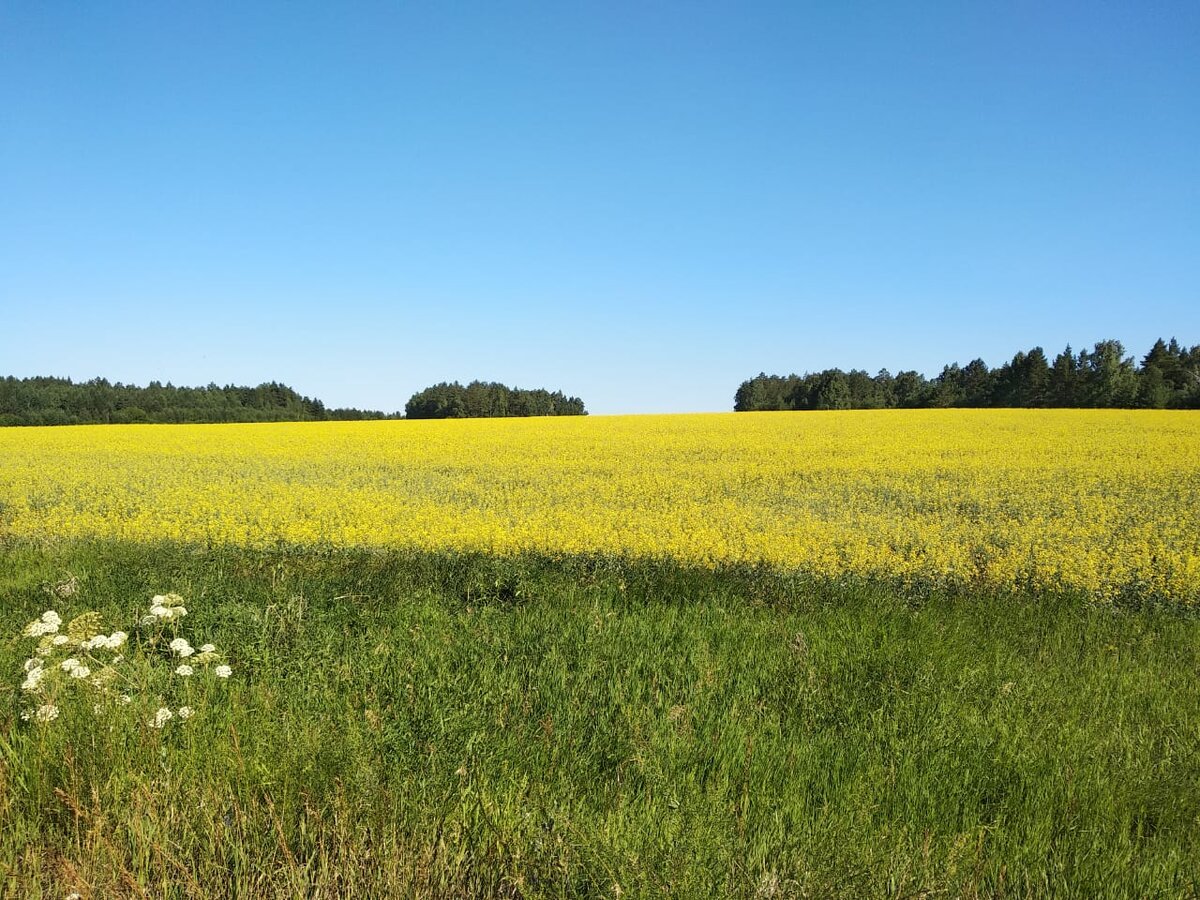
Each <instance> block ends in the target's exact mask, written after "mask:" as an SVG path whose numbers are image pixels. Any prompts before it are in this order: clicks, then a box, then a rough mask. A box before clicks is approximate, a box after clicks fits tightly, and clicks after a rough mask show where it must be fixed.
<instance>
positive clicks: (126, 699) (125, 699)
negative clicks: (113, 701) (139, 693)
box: [120, 694, 133, 704]
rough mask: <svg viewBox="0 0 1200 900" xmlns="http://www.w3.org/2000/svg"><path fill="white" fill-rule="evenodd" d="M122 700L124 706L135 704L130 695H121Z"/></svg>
mask: <svg viewBox="0 0 1200 900" xmlns="http://www.w3.org/2000/svg"><path fill="white" fill-rule="evenodd" d="M120 700H121V703H122V704H124V703H132V702H133V698H132V697H130V696H129V695H128V694H122V695H121V697H120Z"/></svg>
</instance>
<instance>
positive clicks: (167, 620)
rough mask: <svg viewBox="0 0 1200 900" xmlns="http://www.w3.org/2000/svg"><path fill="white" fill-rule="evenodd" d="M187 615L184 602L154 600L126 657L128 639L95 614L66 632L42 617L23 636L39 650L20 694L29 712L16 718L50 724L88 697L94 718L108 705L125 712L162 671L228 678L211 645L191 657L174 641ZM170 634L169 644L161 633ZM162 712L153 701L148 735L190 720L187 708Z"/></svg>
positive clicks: (56, 619)
mask: <svg viewBox="0 0 1200 900" xmlns="http://www.w3.org/2000/svg"><path fill="white" fill-rule="evenodd" d="M186 615H187V608H186V607H185V606H184V605H183V598H182V597H180V596H178V595H177V594H167V595H165V596H156V597H154V598H153V600H151V602H150V611H149V613H148V614H147V615H145V616H143V617H142V619H141V627H142V631H143V634H142V635H141V640H139V641H138V642H137V643H136V647H135V650H136V652H135V653H134V654H133V656H131V657H127V656H126V654H125V652H124V651H125V650H127V649H128V645H130V637H129V634H128V633H127V632H124V631H113V632H111V633H105V632H104V631H102V630H101V628H100V624H101V619H100V614H99V613H96V612H86V613H83V614H82V615H79V616H76V617H75V618H74V619H72V620H71V621H70V622H69V623H67V625H66V626H65V627H64V626H63V620H62V617H61V616H60V615H59V614H58V612H57V611H55V610H53V609H48V610H46V611H45V612H44V613H42V615H41V616H40V617H39V618H37V619H35V620H34V621H32V622H30V623H29V624H28V625H26V626H25V628H24V629H23V632H22V633H23V634H24V636H25V637H27V638H36V639H37V640H38V644H37V646H36V647H35V648H34V651H33V653H32V654H31V655H30V657H29V658H28V659H27V660H25V664H24V680H23V681H22V683H21V690H22V692H23V693H24V694H25V695H26V697H27V698H28V701H29V706H28V707H27V708H26V709H25V711H24V712H23V713H22V714H21V718H22V719H24V720H25V721H27V722H38V723H48V722H53V721H54V720H55V719H57V718H58V716H59V712H60V704H62V703H64V702H67V700H68V699H69V698H70V697H71V696H73V695H87V696H88V697H89V698H90V699H91V701H92V704H91V708H92V711H93V712H94V713H100V712H102V711H103V710H104V709H105V708H106V707H108V706H112V705H126V704H131V703H133V702H134V696H133V695H135V694H139V693H143V694H144V693H147V692H149V690H150V688H151V687H152V685H151V682H152V681H153V680H154V678H153V676H154V670H155V669H156V668H158V667H161V666H162V664H163V663H166V664H167V665H170V666H172V667H173V669H172V673H171V674H172V676H174V677H177V678H185V679H186V678H190V677H192V676H194V675H196V673H197V672H198V671H210V672H211V673H212V675H213V677H214V678H216V679H219V680H223V679H227V678H229V677H230V676H231V675H232V674H233V669H232V668H231V667H230V666H229V665H228V664H226V663H224V662H223V661H222V656H221V654H220V653H219V652H218V651H217V648H216V646H215V645H214V644H203V645H201V647H200V648H199V650H197V649H196V648H195V647H193V646H192V644H191V642H190V641H188V639H187V638H185V637H183V636H182V635H180V634H178V630H179V625H178V623H179V621H180V620H181V619H182V618H183V617H184V616H186ZM168 629H169V630H170V632H171V635H173V636H170V635H168V634H167V633H166V632H167V630H168ZM60 656H61V657H62V658H59V657H60ZM182 660H187V661H186V662H182ZM156 664H157V665H156ZM168 692H169V693H174V692H175V691H173V690H169V691H168ZM163 704H164V701H163V698H162V696H161V695H156V696H155V697H154V705H155V706H156V707H157V710H156V711H155V712H154V713H153V714H152V715H151V716H150V717H149V718H148V719H147V724H149V725H150V727H152V728H162V727H163V726H164V725H165V724H166V723H167V722H168V721H170V720H172V719H175V718H178V719H179V720H180V721H181V722H186V721H187V720H188V719H190V718H191V717H192V716H193V715H195V710H194V709H193V707H191V706H189V705H186V704H185V705H182V706H180V707H179V708H178V709H177V710H174V711H173V710H172V709H171V708H170V707H169V706H166V705H163Z"/></svg>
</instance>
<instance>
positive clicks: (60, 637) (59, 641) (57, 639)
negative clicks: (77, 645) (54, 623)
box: [50, 634, 71, 647]
mask: <svg viewBox="0 0 1200 900" xmlns="http://www.w3.org/2000/svg"><path fill="white" fill-rule="evenodd" d="M50 643H51V644H53V645H54V646H55V647H61V646H62V645H63V644H69V643H71V639H70V638H69V637H67V636H66V635H65V634H56V635H55V636H54V639H53V640H51V641H50Z"/></svg>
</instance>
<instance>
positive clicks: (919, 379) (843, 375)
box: [733, 338, 1200, 412]
mask: <svg viewBox="0 0 1200 900" xmlns="http://www.w3.org/2000/svg"><path fill="white" fill-rule="evenodd" d="M893 407H901V408H909V409H914V408H929V407H1092V408H1095V407H1108V408H1122V409H1200V345H1197V346H1194V347H1192V348H1191V349H1184V348H1183V347H1182V346H1180V344H1179V342H1178V341H1176V340H1175V339H1174V338H1171V340H1170V341H1169V342H1168V341H1163V340H1162V339H1161V338H1159V339H1158V340H1157V341H1155V343H1154V346H1153V347H1151V348H1150V352H1149V353H1147V354H1146V355H1145V357H1143V358H1142V362H1141V365H1140V366H1139V365H1137V364H1136V363H1135V362H1134V359H1133V357H1131V356H1126V355H1125V348H1124V346H1123V345H1122V344H1121V342H1120V341H1112V340H1106V341H1099V342H1098V343H1097V344H1096V345H1095V346H1094V347H1093V348H1092V349H1091V350H1082V351H1080V352H1079V353H1078V354H1076V353H1074V352H1073V351H1072V350H1071V347H1070V345H1068V346H1067V348H1066V349H1065V350H1063V351H1062V352H1061V353H1059V354H1058V356H1056V357H1055V358H1054V361H1053V362H1050V361H1049V360H1048V359H1047V358H1046V354H1045V352H1044V351H1043V350H1042V348H1041V347H1034V348H1033V349H1032V350H1030V351H1029V352H1027V353H1026V352H1020V353H1017V355H1016V356H1014V357H1013V358H1012V360H1011V361H1010V362H1007V363H1005V364H1004V365H1002V366H1000V367H999V368H996V369H989V368H988V366H987V364H986V363H985V362H984V361H983V360H982V359H974V360H972V361H971V362H969V363H967V364H966V365H965V366H959V365H958V363H951V364H949V365H947V366H945V367H944V368H943V369H942V372H941V374H940V375H938V376H937V377H936V378H933V379H927V378H926V377H925V376H924V375H921V374H919V373H917V372H900V373H898V374H896V375H892V374H891V373H890V372H888V370H887V369H881V370H880V371H879V373H878V374H877V375H873V376H872V375H868V374H867V373H866V372H864V371H862V370H861V369H851V370H850V371H849V372H843V371H842V370H841V369H826V370H825V371H823V372H815V373H807V374H805V375H767V374H765V373H760V374H759V375H756V376H755V377H754V378H751V379H750V380H748V381H744V382H742V384H741V386H740V387H739V388H738V389H737V393H736V394H735V396H734V403H733V408H734V410H735V411H737V412H751V411H755V410H772V409H791V410H803V409H888V408H893Z"/></svg>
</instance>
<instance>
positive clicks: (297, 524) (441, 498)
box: [0, 410, 1200, 603]
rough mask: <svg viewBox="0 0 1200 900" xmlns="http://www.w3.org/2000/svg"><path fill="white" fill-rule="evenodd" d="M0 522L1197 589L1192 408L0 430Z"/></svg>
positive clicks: (47, 534)
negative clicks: (1190, 410) (743, 562)
mask: <svg viewBox="0 0 1200 900" xmlns="http://www.w3.org/2000/svg"><path fill="white" fill-rule="evenodd" d="M0 534H6V535H9V536H14V537H32V538H59V537H62V538H72V537H90V536H103V537H114V538H125V539H135V540H142V539H146V540H162V539H169V540H183V541H195V542H205V543H234V544H244V545H255V546H262V545H274V544H277V543H279V542H286V543H290V544H299V545H339V546H345V545H361V546H372V547H375V546H388V547H414V548H427V549H441V548H456V549H478V550H487V551H493V552H498V553H512V552H516V551H521V550H526V549H534V550H540V551H548V552H552V553H612V554H633V555H639V556H671V557H675V558H678V559H680V560H684V561H688V562H692V563H699V564H704V565H711V564H719V563H723V562H730V561H752V562H765V563H768V564H771V565H773V566H778V567H782V568H786V569H799V570H802V571H807V572H811V573H815V574H818V575H834V576H836V575H840V574H846V573H849V574H854V575H868V576H870V575H883V576H889V577H901V578H913V579H926V578H932V579H935V580H939V579H946V580H961V581H986V582H991V583H999V584H1010V585H1027V584H1031V583H1032V584H1036V585H1044V586H1065V587H1071V588H1082V589H1086V590H1088V591H1091V592H1093V593H1095V594H1097V595H1100V596H1112V595H1114V594H1115V593H1116V592H1118V591H1120V590H1123V589H1126V588H1129V587H1130V586H1133V587H1135V588H1136V589H1138V590H1143V591H1149V592H1151V593H1154V594H1157V595H1159V596H1166V597H1170V598H1174V599H1177V600H1182V601H1184V602H1188V603H1194V602H1197V600H1198V598H1200V414H1196V413H1188V412H1159V411H1109V410H1103V411H1101V410H1097V411H1079V410H1024V411H1018V410H922V411H899V410H894V411H858V412H828V413H819V412H806V413H738V414H732V413H730V414H715V415H674V416H629V417H588V418H559V419H492V420H458V421H420V422H418V421H413V422H405V421H397V422H354V423H306V424H266V425H183V426H168V425H143V426H81V427H62V428H7V429H0Z"/></svg>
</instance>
